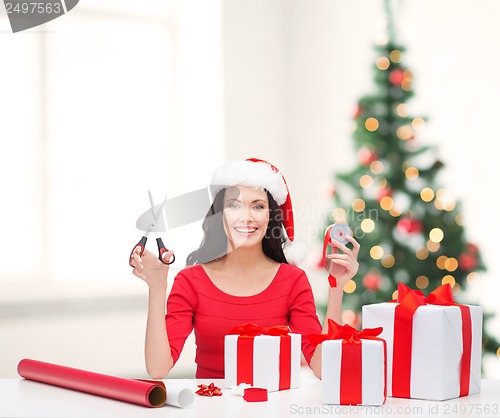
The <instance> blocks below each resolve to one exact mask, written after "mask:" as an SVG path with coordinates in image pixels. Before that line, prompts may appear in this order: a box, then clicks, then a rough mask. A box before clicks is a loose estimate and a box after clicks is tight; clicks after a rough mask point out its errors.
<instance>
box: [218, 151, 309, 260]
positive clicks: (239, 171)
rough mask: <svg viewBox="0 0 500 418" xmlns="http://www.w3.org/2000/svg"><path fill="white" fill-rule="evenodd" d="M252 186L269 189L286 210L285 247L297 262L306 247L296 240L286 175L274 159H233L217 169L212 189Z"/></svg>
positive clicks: (284, 221) (286, 255)
mask: <svg viewBox="0 0 500 418" xmlns="http://www.w3.org/2000/svg"><path fill="white" fill-rule="evenodd" d="M236 185H242V186H250V187H256V188H258V189H261V190H263V189H266V190H267V191H268V192H269V193H270V194H271V196H272V197H273V199H274V200H275V201H276V203H277V204H278V205H279V206H280V209H281V210H282V214H283V226H284V227H285V232H286V235H287V237H288V239H287V241H286V242H285V245H284V247H283V251H284V253H285V257H286V260H287V261H288V262H289V263H290V264H294V265H298V264H300V263H301V262H302V261H303V260H304V259H305V257H306V254H307V249H306V246H305V245H304V244H302V243H298V242H296V241H295V242H293V241H294V238H295V231H294V222H293V209H292V201H291V199H290V192H289V190H288V186H287V184H286V181H285V178H284V177H283V175H282V174H281V172H280V171H279V170H278V169H277V168H276V167H275V166H274V165H272V164H271V163H269V162H267V161H264V160H260V159H257V158H248V159H246V160H239V161H230V162H228V163H226V164H225V165H223V166H222V167H219V168H218V169H217V170H215V172H214V174H213V175H212V181H211V190H212V193H213V195H214V196H215V195H216V194H217V193H218V192H219V191H220V190H222V189H224V188H226V187H228V186H236Z"/></svg>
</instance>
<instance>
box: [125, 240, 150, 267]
mask: <svg viewBox="0 0 500 418" xmlns="http://www.w3.org/2000/svg"><path fill="white" fill-rule="evenodd" d="M147 241H148V238H147V237H142V238H141V240H140V241H139V242H138V243H137V244H135V245H134V248H132V252H131V253H130V257H129V259H128V264H129V266H130V267H135V266H134V265H133V264H132V261H133V260H134V257H133V256H134V252H135V249H136V248H137V247H139V248H140V249H141V251H140V252H139V255H140V256H142V255H143V254H144V248H146V242H147Z"/></svg>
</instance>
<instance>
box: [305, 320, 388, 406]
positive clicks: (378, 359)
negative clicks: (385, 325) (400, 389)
mask: <svg viewBox="0 0 500 418" xmlns="http://www.w3.org/2000/svg"><path fill="white" fill-rule="evenodd" d="M381 332H382V328H373V329H363V330H361V331H359V330H357V329H355V328H353V327H351V326H350V325H347V324H346V325H339V324H337V323H336V322H335V321H333V320H331V319H328V333H327V334H319V335H309V340H310V342H311V344H312V345H313V346H315V345H317V344H320V343H321V344H322V347H321V380H322V381H321V386H322V393H323V403H327V404H336V405H382V404H383V403H384V402H385V399H386V364H385V358H386V354H385V353H386V346H385V345H386V344H385V341H384V340H383V339H381V338H378V337H377V336H378V335H379V334H380V333H381Z"/></svg>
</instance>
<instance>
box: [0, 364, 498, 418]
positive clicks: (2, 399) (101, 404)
mask: <svg viewBox="0 0 500 418" xmlns="http://www.w3.org/2000/svg"><path fill="white" fill-rule="evenodd" d="M211 382H212V380H204V379H202V380H182V379H176V380H173V379H171V380H169V383H170V384H175V385H179V386H190V387H192V388H193V389H194V390H196V389H197V385H198V384H200V383H204V384H209V383H211ZM213 382H214V383H215V384H216V385H217V386H219V387H220V388H222V390H223V395H222V396H220V397H213V398H208V397H203V396H199V395H195V401H194V404H193V405H192V406H191V407H190V408H186V409H180V408H176V407H172V406H163V407H161V408H147V407H143V406H139V405H134V404H129V403H126V402H121V401H116V400H113V399H108V398H103V397H99V396H95V395H89V394H85V393H81V392H76V391H73V390H69V389H64V388H59V387H55V386H50V385H46V384H43V383H38V382H33V381H28V380H23V379H21V378H19V379H15V378H12V379H0V417H2V418H3V417H9V418H32V417H37V418H41V417H50V418H59V417H64V418H114V417H117V418H118V417H120V418H128V417H130V418H143V417H148V418H149V417H200V418H201V417H203V418H207V417H218V418H223V417H227V418H245V417H258V418H267V417H299V416H305V417H339V416H349V415H353V416H359V417H387V416H389V417H410V416H414V417H419V418H423V417H431V418H437V417H448V418H453V417H459V418H465V417H473V418H482V417H499V416H500V380H483V381H482V392H481V393H480V394H476V395H471V396H468V397H464V398H458V399H452V400H449V401H443V402H435V401H423V400H414V399H396V398H388V399H387V401H386V403H385V404H384V405H383V406H381V407H368V406H359V407H356V406H353V407H350V406H337V405H322V403H321V382H320V381H319V380H318V379H316V378H315V377H314V376H312V375H311V374H307V375H305V376H304V377H303V378H302V385H301V387H300V388H298V389H292V390H287V391H281V392H272V393H269V400H268V401H267V402H258V403H248V402H246V401H245V400H244V399H243V398H242V397H241V396H237V395H235V394H233V393H231V392H230V391H227V390H225V389H224V381H223V380H213Z"/></svg>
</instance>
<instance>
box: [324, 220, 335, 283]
mask: <svg viewBox="0 0 500 418" xmlns="http://www.w3.org/2000/svg"><path fill="white" fill-rule="evenodd" d="M332 228H333V225H330V226H329V227H328V228H327V229H326V231H325V238H323V260H325V268H326V269H327V270H328V272H329V269H328V265H327V262H326V248H327V247H328V245H329V244H330V242H331V241H330V231H331V230H332ZM328 283H330V287H337V279H336V278H335V277H333V276H332V275H331V274H329V275H328Z"/></svg>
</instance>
